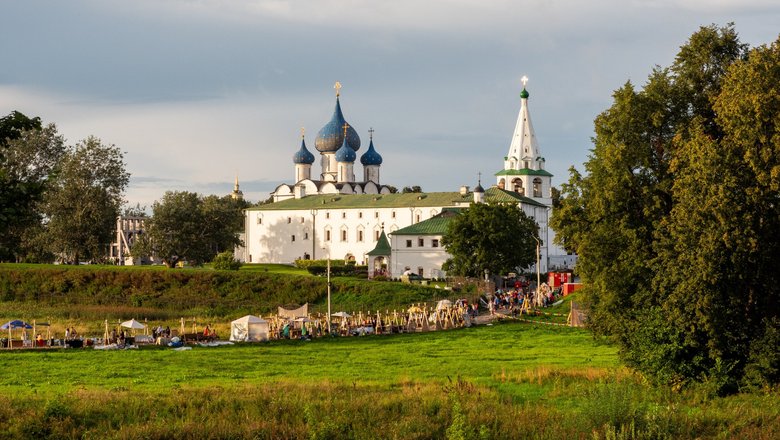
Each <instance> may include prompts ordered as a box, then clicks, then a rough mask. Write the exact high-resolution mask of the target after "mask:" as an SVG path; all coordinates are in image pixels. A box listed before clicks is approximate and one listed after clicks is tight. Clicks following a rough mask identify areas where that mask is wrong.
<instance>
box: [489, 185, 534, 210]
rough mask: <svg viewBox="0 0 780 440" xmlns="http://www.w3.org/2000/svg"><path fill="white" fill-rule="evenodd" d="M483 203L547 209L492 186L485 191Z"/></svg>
mask: <svg viewBox="0 0 780 440" xmlns="http://www.w3.org/2000/svg"><path fill="white" fill-rule="evenodd" d="M485 201H486V202H494V203H523V204H526V205H532V206H540V207H547V205H545V204H544V203H539V202H537V201H536V200H534V199H532V198H530V197H526V196H523V195H520V194H518V193H516V192H514V191H507V190H505V189H501V188H499V187H496V186H492V187H490V188H488V189H487V190H486V191H485Z"/></svg>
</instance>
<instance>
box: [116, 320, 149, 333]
mask: <svg viewBox="0 0 780 440" xmlns="http://www.w3.org/2000/svg"><path fill="white" fill-rule="evenodd" d="M119 325H120V326H122V327H124V328H132V329H136V330H143V329H144V328H145V326H144V325H143V324H142V323H140V322H138V321H136V320H135V319H131V320H129V321H125V322H123V323H121V324H119Z"/></svg>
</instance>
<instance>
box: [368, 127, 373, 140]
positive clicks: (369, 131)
mask: <svg viewBox="0 0 780 440" xmlns="http://www.w3.org/2000/svg"><path fill="white" fill-rule="evenodd" d="M368 136H369V137H370V138H371V139H372V140H373V139H374V127H371V128H369V129H368Z"/></svg>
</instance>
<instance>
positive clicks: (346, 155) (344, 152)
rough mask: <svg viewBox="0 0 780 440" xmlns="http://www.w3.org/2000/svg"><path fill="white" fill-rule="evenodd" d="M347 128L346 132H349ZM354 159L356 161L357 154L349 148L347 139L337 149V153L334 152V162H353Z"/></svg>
mask: <svg viewBox="0 0 780 440" xmlns="http://www.w3.org/2000/svg"><path fill="white" fill-rule="evenodd" d="M349 128H352V127H349ZM349 128H347V130H349ZM347 136H349V135H347ZM355 159H357V154H355V150H353V149H352V148H350V147H349V141H348V140H347V139H344V142H343V143H342V144H341V148H339V149H338V151H336V162H355Z"/></svg>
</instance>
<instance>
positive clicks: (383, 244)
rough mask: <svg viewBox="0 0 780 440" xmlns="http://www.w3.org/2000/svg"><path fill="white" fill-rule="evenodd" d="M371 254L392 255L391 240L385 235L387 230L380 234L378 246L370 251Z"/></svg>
mask: <svg viewBox="0 0 780 440" xmlns="http://www.w3.org/2000/svg"><path fill="white" fill-rule="evenodd" d="M368 255H369V256H372V257H373V256H375V255H379V256H385V255H390V241H389V240H388V239H387V235H385V231H384V230H383V231H382V235H380V236H379V240H377V242H376V247H374V249H373V250H372V251H371V252H369V253H368Z"/></svg>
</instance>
